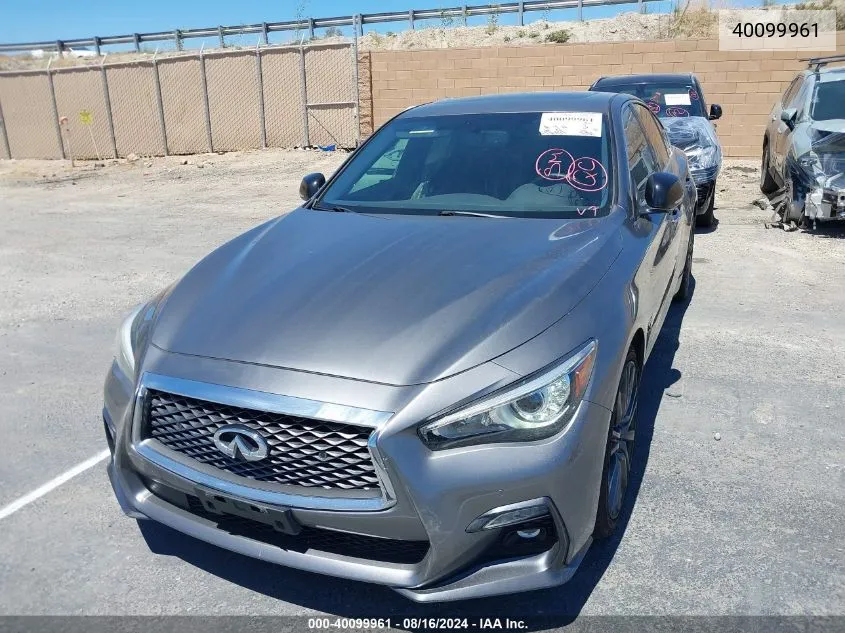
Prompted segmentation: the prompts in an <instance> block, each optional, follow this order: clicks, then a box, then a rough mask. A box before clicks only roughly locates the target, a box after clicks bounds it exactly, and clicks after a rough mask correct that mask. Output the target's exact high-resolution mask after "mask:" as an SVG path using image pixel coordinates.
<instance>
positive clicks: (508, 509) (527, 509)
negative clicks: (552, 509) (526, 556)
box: [466, 499, 549, 538]
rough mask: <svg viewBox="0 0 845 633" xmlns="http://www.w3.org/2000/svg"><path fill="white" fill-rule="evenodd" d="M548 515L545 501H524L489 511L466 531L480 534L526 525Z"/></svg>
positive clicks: (473, 522) (474, 521)
mask: <svg viewBox="0 0 845 633" xmlns="http://www.w3.org/2000/svg"><path fill="white" fill-rule="evenodd" d="M548 514H549V506H548V505H547V504H546V501H545V499H533V500H531V501H522V502H520V503H513V504H511V505H507V506H501V507H499V508H493V509H492V510H488V511H487V512H485V513H484V514H482V515H481V516H480V517H478V518H477V519H475V520H473V521H472V523H470V524H469V525H468V526H467V529H466V531H467V532H469V533H470V534H471V533H473V532H480V531H481V530H495V529H496V528H500V527H505V526H507V525H515V524H517V523H525V522H526V521H530V520H531V519H536V518H539V517H543V516H546V515H548ZM526 538H530V537H526Z"/></svg>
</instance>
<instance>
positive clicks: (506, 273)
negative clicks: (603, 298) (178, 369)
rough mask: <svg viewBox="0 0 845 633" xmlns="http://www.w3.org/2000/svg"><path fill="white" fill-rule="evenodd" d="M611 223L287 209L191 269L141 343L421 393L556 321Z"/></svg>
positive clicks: (591, 275)
mask: <svg viewBox="0 0 845 633" xmlns="http://www.w3.org/2000/svg"><path fill="white" fill-rule="evenodd" d="M622 222H624V215H623V214H622V213H615V214H612V215H611V216H609V217H607V218H603V219H600V220H596V221H587V220H571V221H566V220H560V219H554V220H553V219H549V220H546V219H539V220H537V219H530V220H514V219H488V218H471V217H448V218H445V217H433V216H424V217H420V216H410V215H392V216H367V215H360V214H354V213H343V214H340V213H328V212H320V211H312V210H305V209H298V210H296V211H294V212H293V213H290V214H289V215H287V216H284V217H282V218H279V219H276V220H273V221H271V222H268V223H266V224H264V225H262V226H259V227H257V228H255V229H253V230H252V231H249V232H248V233H246V234H244V235H242V236H240V237H238V238H236V239H234V240H233V241H231V242H229V243H228V244H226V245H224V246H222V247H221V248H219V249H218V250H216V251H215V252H213V253H211V254H210V255H209V256H208V257H206V258H205V259H203V260H202V261H201V262H200V263H199V264H197V265H196V266H195V267H194V268H193V269H192V270H191V271H190V272H189V273H188V274H187V275H186V276H185V277H184V278H183V279H182V280H181V281H180V282H179V283H178V284H177V285H176V287H175V288H174V289H173V292H172V294H171V295H170V296H169V297H168V299H167V301H166V303H165V305H164V307H163V309H162V311H161V314H160V316H159V319H158V322H157V323H156V326H155V330H154V333H153V343H154V344H155V345H156V346H158V347H159V348H162V349H165V350H169V351H172V352H178V353H184V354H192V355H197V356H205V357H214V358H221V359H229V360H235V361H242V362H249V363H259V364H265V365H271V366H277V367H285V368H290V369H296V370H302V371H309V372H318V373H323V374H329V375H335V376H344V377H350V378H355V379H360V380H367V381H373V382H378V383H385V384H394V385H409V384H420V383H425V382H430V381H433V380H437V379H440V378H445V377H447V376H450V375H452V374H455V373H458V372H460V371H464V370H466V369H469V368H471V367H473V366H476V365H478V364H481V363H483V362H485V361H488V360H491V359H493V358H495V357H497V356H499V355H501V354H503V353H505V352H507V351H509V350H511V349H513V348H514V347H517V346H518V345H520V344H522V343H524V342H525V341H527V340H528V339H530V338H532V337H534V336H536V335H537V334H539V333H540V332H542V331H543V330H544V329H546V328H548V327H549V326H550V325H552V324H553V323H554V322H556V321H557V320H559V319H560V318H561V317H563V316H564V315H566V314H567V312H569V311H570V310H571V309H572V308H573V307H574V306H575V304H576V303H578V302H579V301H580V300H581V299H582V298H583V297H584V296H586V295H587V293H589V291H590V290H591V289H592V288H593V287H594V286H595V285H596V284H597V283H598V281H599V279H600V278H601V277H602V275H603V274H604V273H605V272H606V271H607V269H608V267H609V266H610V265H611V264H612V263H613V261H614V259H615V258H616V256H617V255H618V253H619V251H620V250H621V246H620V244H621V236H620V229H621V226H620V225H621V224H622ZM550 235H555V236H562V235H566V239H549V236H550ZM587 335H588V333H585V336H587ZM567 351H568V350H560V352H561V354H564V353H566V352H567Z"/></svg>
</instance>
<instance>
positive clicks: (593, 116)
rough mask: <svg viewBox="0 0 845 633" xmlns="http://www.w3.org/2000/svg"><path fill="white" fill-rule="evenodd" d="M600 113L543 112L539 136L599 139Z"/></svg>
mask: <svg viewBox="0 0 845 633" xmlns="http://www.w3.org/2000/svg"><path fill="white" fill-rule="evenodd" d="M601 124H602V113H601V112H543V115H542V116H541V117H540V135H541V136H598V137H601Z"/></svg>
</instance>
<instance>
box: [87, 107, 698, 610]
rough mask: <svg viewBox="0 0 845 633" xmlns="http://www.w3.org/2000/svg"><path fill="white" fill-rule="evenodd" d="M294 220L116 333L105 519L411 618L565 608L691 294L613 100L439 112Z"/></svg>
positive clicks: (228, 252) (265, 231)
mask: <svg viewBox="0 0 845 633" xmlns="http://www.w3.org/2000/svg"><path fill="white" fill-rule="evenodd" d="M301 193H302V195H303V198H304V199H305V200H306V202H305V203H304V204H303V205H302V206H301V207H300V208H298V209H296V210H294V211H292V212H291V213H288V214H287V215H283V216H281V217H278V218H275V219H273V220H270V221H268V222H266V223H265V224H262V225H261V226H258V227H256V228H254V229H252V230H250V231H248V232H247V233H245V234H243V235H241V236H239V237H236V238H235V239H233V240H232V241H231V242H229V243H228V244H225V245H223V246H221V247H220V248H218V249H217V250H215V251H214V252H213V253H211V254H210V255H208V256H207V257H205V258H204V259H203V260H202V261H200V262H199V263H198V264H197V265H196V266H195V267H194V268H193V269H192V270H190V271H189V272H188V273H187V274H186V275H185V276H184V277H183V278H182V279H181V280H179V281H178V282H176V283H175V284H173V285H172V286H170V287H169V288H167V289H165V290H163V291H162V292H161V293H160V294H159V295H158V296H156V297H154V298H153V299H151V300H150V301H148V302H147V303H145V304H143V305H141V306H139V307H138V308H137V309H135V310H134V311H133V312H132V313H131V314H130V315H129V316H128V318H127V319H126V320H125V322H124V324H123V326H122V327H121V328H120V331H119V333H118V338H117V351H116V357H115V360H114V362H113V363H112V366H111V369H110V371H109V373H108V376H107V379H106V385H105V406H104V409H103V417H104V423H105V432H106V438H107V441H108V443H109V447H110V449H111V452H112V458H111V460H110V462H109V466H108V470H109V475H110V478H111V482H112V485H113V487H114V491H115V494H116V496H117V499H118V501H119V502H120V504H121V506H122V508H123V509H124V511H125V512H126V514H128V515H129V516H131V517H135V518H139V519H151V520H154V521H158V522H160V523H163V524H166V525H168V526H170V527H172V528H174V529H176V530H179V531H181V532H184V533H185V534H189V535H191V536H193V537H196V538H199V539H202V540H204V541H207V542H209V543H213V544H215V545H218V546H220V547H223V548H226V549H229V550H232V551H235V552H240V553H241V554H245V555H247V556H253V557H256V558H260V559H262V560H265V561H270V562H274V563H278V564H281V565H287V566H290V567H296V568H300V569H305V570H309V571H312V572H318V573H323V574H331V575H334V576H340V577H344V578H349V579H354V580H360V581H368V582H373V583H379V584H382V585H387V586H389V587H391V588H393V589H395V590H397V591H399V592H400V593H402V594H404V595H405V596H407V597H409V598H411V599H412V600H416V601H434V600H456V599H462V598H473V597H479V596H485V595H491V594H500V593H509V592H515V591H524V590H529V589H537V588H541V587H549V586H554V585H558V584H561V583H563V582H565V581H566V580H567V579H569V578H570V577H571V576H572V574H573V573H574V572H575V570H576V568H577V567H578V564H579V563H580V562H581V560H582V558H583V557H584V555H585V552H586V551H587V548H588V547H589V546H590V543H591V542H592V540H593V539H594V538H602V537H607V536H608V535H610V534H611V533H613V531H614V529H615V528H616V525H617V523H618V522H619V517H620V514H621V512H622V509H623V505H624V503H625V492H626V490H627V488H628V479H629V475H630V471H631V456H632V453H633V447H634V442H635V437H636V417H637V396H638V385H639V382H640V377H641V372H642V368H643V366H644V364H645V362H646V359H647V358H648V357H649V353H650V352H651V349H652V347H653V346H654V343H655V340H656V339H657V336H658V333H659V332H660V328H661V325H662V324H663V321H664V319H665V317H666V314H667V311H668V310H669V305H670V303H671V300H672V298H673V297H675V298H678V299H686V298H687V297H688V296H689V294H690V292H691V283H692V282H691V266H692V252H693V231H692V224H693V220H694V203H695V199H696V194H695V185H694V183H693V181H692V179H691V177H690V174H689V170H688V168H687V162H686V159H685V158H684V155H683V153H682V152H680V150H676V149H674V148H672V146H671V145H669V143H668V141H667V139H666V137H665V135H664V132H663V130H662V128H661V127H660V125H659V123H658V121H657V120H656V119H655V117H654V115H653V114H652V113H651V112H650V111H649V110H648V108H647V107H646V106H645V104H644V103H642V102H641V101H639V100H637V99H634V98H632V97H630V96H628V95H621V94H604V93H571V94H531V95H501V96H492V97H478V98H468V99H456V100H447V101H442V102H437V103H433V104H428V105H424V106H419V107H416V108H413V109H410V110H407V111H405V112H404V113H402V114H401V115H399V116H398V117H396V118H394V119H393V120H391V121H390V122H388V123H387V124H386V125H384V126H383V127H382V128H381V129H380V130H379V131H377V132H376V133H375V134H374V135H373V136H372V137H371V138H370V139H368V140H367V141H366V142H365V143H364V144H363V145H362V146H361V147H360V148H359V149H358V150H357V151H356V152H355V153H353V154H352V155H351V157H350V158H349V159H348V160H347V161H346V162H345V163H344V165H343V166H342V167H341V168H340V169H339V170H338V172H337V173H336V174H334V175H333V176H332V177H331V178H330V179H329V180H328V182H326V180H325V178H324V177H323V176H322V175H320V174H312V175H311V176H308V177H306V178H305V179H304V180H303V183H302V188H301Z"/></svg>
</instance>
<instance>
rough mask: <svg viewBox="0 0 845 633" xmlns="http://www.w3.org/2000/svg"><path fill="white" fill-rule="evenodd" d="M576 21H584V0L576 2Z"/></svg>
mask: <svg viewBox="0 0 845 633" xmlns="http://www.w3.org/2000/svg"><path fill="white" fill-rule="evenodd" d="M578 21H579V22H583V21H584V0H578Z"/></svg>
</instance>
